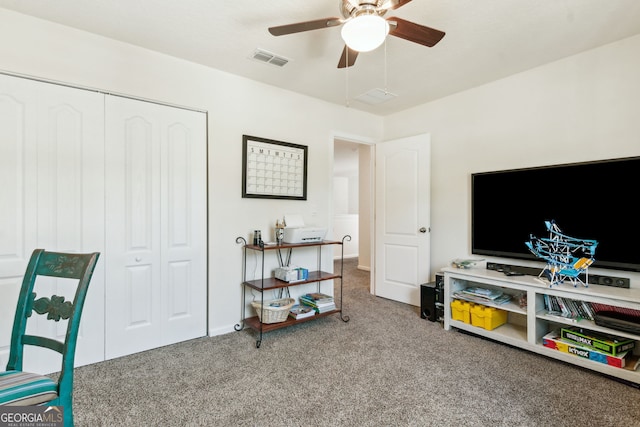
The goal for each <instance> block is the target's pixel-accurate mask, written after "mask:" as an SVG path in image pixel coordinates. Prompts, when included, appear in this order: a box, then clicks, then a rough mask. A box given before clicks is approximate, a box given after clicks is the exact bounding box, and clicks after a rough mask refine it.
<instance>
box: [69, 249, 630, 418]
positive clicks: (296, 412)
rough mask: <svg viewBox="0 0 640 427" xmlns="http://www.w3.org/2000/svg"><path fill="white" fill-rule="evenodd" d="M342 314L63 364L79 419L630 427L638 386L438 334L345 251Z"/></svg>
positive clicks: (456, 335)
mask: <svg viewBox="0 0 640 427" xmlns="http://www.w3.org/2000/svg"><path fill="white" fill-rule="evenodd" d="M345 263H346V267H345V291H344V299H345V301H344V312H345V314H346V315H348V316H350V318H351V320H350V321H349V322H348V323H344V322H342V321H341V320H340V318H339V316H337V315H334V316H329V317H325V318H322V319H318V320H316V321H313V322H307V323H303V324H300V325H296V326H293V327H291V328H285V329H281V330H277V331H273V332H269V333H267V334H265V336H264V340H263V343H262V347H261V348H260V349H256V347H255V339H256V336H255V334H254V333H253V332H252V331H250V330H244V331H241V332H235V333H230V334H226V335H223V336H218V337H213V338H201V339H196V340H192V341H188V342H184V343H180V344H175V345H171V346H167V347H163V348H160V349H156V350H151V351H147V352H143V353H139V354H134V355H131V356H126V357H122V358H119V359H115V360H109V361H106V362H102V363H98V364H95V365H90V366H85V367H81V368H78V369H77V370H76V374H75V417H76V424H77V425H78V426H304V425H317V426H576V425H579V426H587V427H588V426H606V425H611V426H614V425H615V426H617V427H620V426H640V391H639V390H638V389H636V388H634V387H631V386H629V385H626V384H622V383H620V382H618V381H615V380H612V379H610V378H607V377H604V376H601V375H598V374H596V373H593V372H590V371H588V370H584V369H580V368H578V367H574V366H572V365H568V364H564V363H561V362H558V361H556V360H552V359H548V358H545V357H542V356H539V355H535V354H532V353H529V352H526V351H522V350H518V349H515V348H511V347H508V346H506V345H503V344H499V343H494V342H491V341H487V340H483V339H480V338H478V337H474V336H471V335H467V334H463V333H459V332H454V331H448V332H447V331H444V330H443V329H442V327H441V326H440V324H438V323H432V322H428V321H426V320H424V319H421V318H420V316H419V314H418V309H417V308H416V307H412V306H407V305H404V304H400V303H397V302H394V301H389V300H385V299H381V298H377V297H374V296H372V295H370V294H369V292H368V273H366V272H362V271H358V270H356V269H355V265H356V263H355V260H347V261H345Z"/></svg>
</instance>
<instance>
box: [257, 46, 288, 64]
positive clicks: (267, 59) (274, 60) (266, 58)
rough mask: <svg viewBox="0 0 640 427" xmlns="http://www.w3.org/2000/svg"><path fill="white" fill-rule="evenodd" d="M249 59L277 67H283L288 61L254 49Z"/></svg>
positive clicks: (273, 54)
mask: <svg viewBox="0 0 640 427" xmlns="http://www.w3.org/2000/svg"><path fill="white" fill-rule="evenodd" d="M251 59H253V60H256V61H259V62H264V63H266V64H271V65H276V66H278V67H284V66H285V65H286V64H287V62H289V60H288V59H287V58H285V57H283V56H278V55H276V54H275V53H271V52H268V51H266V50H262V49H256V50H255V51H253V55H251Z"/></svg>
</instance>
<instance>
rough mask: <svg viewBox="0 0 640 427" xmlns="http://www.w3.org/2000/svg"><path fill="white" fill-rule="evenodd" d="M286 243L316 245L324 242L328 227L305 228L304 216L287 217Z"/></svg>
mask: <svg viewBox="0 0 640 427" xmlns="http://www.w3.org/2000/svg"><path fill="white" fill-rule="evenodd" d="M284 222H285V224H286V226H285V227H284V238H283V239H282V241H283V242H284V243H314V242H321V241H323V240H324V236H325V235H326V234H327V229H326V227H316V226H305V225H304V221H303V220H302V216H300V215H285V217H284Z"/></svg>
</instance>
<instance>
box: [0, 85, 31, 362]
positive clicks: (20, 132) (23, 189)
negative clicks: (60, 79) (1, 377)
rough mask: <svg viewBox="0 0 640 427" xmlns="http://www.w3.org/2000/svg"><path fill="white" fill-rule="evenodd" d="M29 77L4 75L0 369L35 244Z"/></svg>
mask: <svg viewBox="0 0 640 427" xmlns="http://www.w3.org/2000/svg"><path fill="white" fill-rule="evenodd" d="M35 95H36V93H35V91H34V90H33V89H32V88H31V86H30V85H29V81H28V80H24V79H16V78H14V77H9V76H4V75H0V153H1V155H0V180H1V181H0V182H2V185H1V186H0V206H2V208H1V209H0V369H4V366H6V363H7V360H8V359H9V345H10V342H11V328H12V325H13V317H14V315H15V311H16V302H17V300H18V293H19V291H20V285H21V283H22V276H23V274H24V272H25V269H26V267H27V263H28V262H29V256H30V255H31V253H30V252H31V248H33V246H34V245H35V237H36V233H35V232H34V230H35V223H36V217H35V214H36V212H35V209H34V208H35V206H36V200H37V199H36V196H37V195H36V193H35V191H27V189H35V188H36V181H35V179H36V176H35V173H36V170H37V168H36V162H35V157H34V156H33V154H34V153H35V147H36V127H35V123H36V108H37V105H36V98H35Z"/></svg>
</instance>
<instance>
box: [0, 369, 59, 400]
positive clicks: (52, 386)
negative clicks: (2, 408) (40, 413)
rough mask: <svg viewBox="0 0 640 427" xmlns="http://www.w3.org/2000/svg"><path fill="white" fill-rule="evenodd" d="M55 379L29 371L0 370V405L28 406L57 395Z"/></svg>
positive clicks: (51, 398)
mask: <svg viewBox="0 0 640 427" xmlns="http://www.w3.org/2000/svg"><path fill="white" fill-rule="evenodd" d="M57 389H58V386H57V384H56V382H55V381H53V380H52V379H51V378H49V377H45V376H44V375H38V374H32V373H30V372H20V371H5V372H0V405H10V406H30V405H39V404H41V403H45V402H50V401H52V400H53V399H55V398H57V397H58V392H57Z"/></svg>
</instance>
